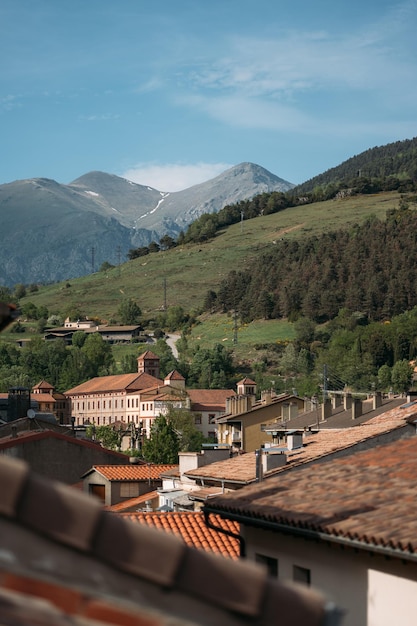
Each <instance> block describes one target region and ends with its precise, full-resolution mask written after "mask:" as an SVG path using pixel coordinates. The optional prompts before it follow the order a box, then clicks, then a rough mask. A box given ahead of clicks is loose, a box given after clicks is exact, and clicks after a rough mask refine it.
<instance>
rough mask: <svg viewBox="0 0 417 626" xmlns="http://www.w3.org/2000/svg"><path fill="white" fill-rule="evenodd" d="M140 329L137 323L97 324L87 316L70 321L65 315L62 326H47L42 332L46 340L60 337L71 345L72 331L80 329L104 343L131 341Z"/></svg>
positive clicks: (135, 337)
mask: <svg viewBox="0 0 417 626" xmlns="http://www.w3.org/2000/svg"><path fill="white" fill-rule="evenodd" d="M142 330H143V329H142V326H140V325H139V324H131V325H107V324H98V323H97V322H96V321H95V320H90V319H88V318H86V319H79V320H76V321H71V320H70V318H68V317H67V318H66V320H65V322H64V326H56V327H55V326H54V327H52V328H49V329H48V330H47V331H46V332H45V334H44V339H45V340H46V341H53V340H54V339H62V340H63V341H65V343H66V344H67V345H71V344H72V337H73V335H74V333H76V332H79V331H81V332H83V333H85V334H86V335H90V334H92V333H97V334H99V335H100V336H101V337H102V339H103V341H105V342H106V343H111V344H113V343H131V342H132V340H133V339H137V338H138V337H140V336H141V335H142ZM144 339H145V338H144Z"/></svg>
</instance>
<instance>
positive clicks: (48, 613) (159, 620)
mask: <svg viewBox="0 0 417 626" xmlns="http://www.w3.org/2000/svg"><path fill="white" fill-rule="evenodd" d="M25 599H26V604H25ZM25 607H26V608H25ZM277 607H279V623H280V624H282V626H286V625H287V624H291V625H292V626H320V625H322V624H323V623H324V619H325V617H326V608H325V601H324V599H323V598H322V597H321V595H319V594H317V593H316V592H314V591H312V590H310V589H307V588H303V587H294V586H290V585H285V584H283V583H279V582H278V581H275V580H274V579H270V578H268V576H267V574H266V572H265V571H264V570H263V569H262V568H259V567H258V566H256V564H250V563H244V562H240V561H239V562H235V561H232V560H230V559H222V558H220V557H218V556H215V555H210V554H206V553H204V552H203V551H201V550H195V549H192V548H190V547H188V546H187V545H186V544H185V543H184V542H183V541H179V540H178V539H177V538H176V537H173V536H172V535H170V534H168V533H162V532H158V531H157V530H154V529H152V528H148V527H146V526H144V525H142V524H133V523H131V522H129V521H127V520H125V519H122V518H121V517H119V516H117V515H114V514H113V513H108V512H106V511H104V509H103V508H102V506H101V505H100V503H99V502H98V500H95V499H94V498H90V497H88V496H87V495H85V494H82V493H80V492H78V491H77V490H75V489H71V488H70V487H67V486H66V485H63V484H60V483H57V482H53V481H50V480H47V479H44V478H42V477H40V476H37V475H35V474H34V473H32V472H31V471H30V469H29V467H28V466H27V465H26V464H25V463H22V462H19V461H17V460H15V459H9V458H0V612H1V619H2V622H3V621H4V623H10V624H11V623H13V624H14V625H16V626H23V625H27V624H54V625H59V626H61V624H64V623H65V624H68V623H73V624H80V625H81V624H88V623H89V622H88V620H93V619H95V620H96V622H95V623H96V624H97V622H98V623H102V622H106V623H107V624H120V625H121V624H131V625H135V626H136V625H137V626H144V625H145V624H146V625H147V626H169V625H170V626H174V624H177V625H178V624H183V625H185V624H188V625H190V626H191V625H193V624H195V625H197V624H198V625H204V626H211V625H212V624H215V623H218V624H222V626H238V625H240V624H241V625H242V626H243V624H248V623H250V624H252V625H259V626H261V625H262V626H268V625H269V624H270V625H271V626H272V624H277ZM6 617H7V620H8V621H6ZM65 618H67V619H66V620H65ZM326 623H328V622H326Z"/></svg>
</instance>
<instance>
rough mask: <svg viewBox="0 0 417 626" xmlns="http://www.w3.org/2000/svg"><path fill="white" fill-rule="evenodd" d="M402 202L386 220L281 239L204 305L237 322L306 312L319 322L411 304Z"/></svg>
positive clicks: (414, 253) (410, 237) (415, 278)
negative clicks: (231, 315)
mask: <svg viewBox="0 0 417 626" xmlns="http://www.w3.org/2000/svg"><path fill="white" fill-rule="evenodd" d="M411 206H414V207H415V201H414V202H413V203H411V204H410V202H406V201H404V200H403V201H402V202H401V205H400V207H399V208H398V209H397V210H393V211H390V212H389V213H388V215H387V219H386V221H381V220H378V219H376V218H372V217H370V218H369V219H368V220H367V221H366V222H365V223H364V224H362V225H356V226H354V227H352V228H351V229H350V230H348V229H343V230H338V231H334V232H328V233H326V234H323V235H321V236H314V237H305V238H303V239H298V240H282V241H278V242H277V243H276V245H271V246H270V247H269V248H268V250H267V251H265V252H263V253H262V254H261V255H260V256H259V257H257V258H255V259H254V260H252V261H251V263H250V265H248V266H247V267H245V268H244V269H241V270H240V271H232V272H230V274H229V275H228V277H227V278H226V279H225V280H223V281H222V283H221V285H220V288H219V289H218V291H217V292H214V291H210V292H209V293H208V294H207V297H206V301H205V307H206V310H217V311H224V312H225V311H232V310H237V311H238V312H239V315H240V317H241V318H242V320H243V321H251V320H253V319H259V318H266V319H273V318H280V317H283V318H289V319H290V320H291V319H292V320H295V319H297V318H298V317H299V316H303V317H308V318H310V319H312V320H314V321H315V322H318V323H321V322H325V321H328V320H331V319H333V318H334V317H336V316H337V314H338V312H339V310H340V309H342V308H347V309H349V310H351V311H360V312H365V313H366V315H367V317H368V319H369V320H384V319H390V318H391V317H393V316H394V315H398V314H400V313H402V312H403V311H407V310H409V309H411V308H413V307H415V306H416V305H417V292H416V289H415V285H416V283H417V212H416V211H415V210H413V209H412V208H410V207H411Z"/></svg>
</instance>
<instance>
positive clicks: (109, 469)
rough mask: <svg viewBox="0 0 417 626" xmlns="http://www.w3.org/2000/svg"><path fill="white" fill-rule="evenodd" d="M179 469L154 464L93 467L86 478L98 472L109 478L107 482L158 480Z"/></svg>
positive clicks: (175, 466)
mask: <svg viewBox="0 0 417 626" xmlns="http://www.w3.org/2000/svg"><path fill="white" fill-rule="evenodd" d="M177 467H178V465H168V464H166V465H157V464H152V463H141V464H140V465H93V467H92V468H91V469H90V470H89V471H88V472H86V473H85V474H84V476H87V475H88V474H91V473H92V472H93V471H96V472H98V473H99V474H101V476H104V478H107V480H116V481H130V480H156V479H158V478H159V477H160V476H161V474H163V473H164V472H167V471H169V470H174V469H176V468H177Z"/></svg>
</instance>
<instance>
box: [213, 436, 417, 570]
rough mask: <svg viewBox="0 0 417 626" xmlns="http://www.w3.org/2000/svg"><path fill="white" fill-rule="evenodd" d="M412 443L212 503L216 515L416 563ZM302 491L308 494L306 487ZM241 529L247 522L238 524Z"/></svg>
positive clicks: (416, 457) (416, 440)
mask: <svg viewBox="0 0 417 626" xmlns="http://www.w3.org/2000/svg"><path fill="white" fill-rule="evenodd" d="M416 476H417V437H415V436H413V437H411V438H408V439H401V440H398V441H395V442H392V443H389V444H386V445H383V446H378V447H375V448H372V449H370V450H364V451H361V452H357V453H355V454H354V455H351V456H347V457H343V458H338V459H334V460H330V461H327V462H325V463H320V464H316V465H313V466H309V467H308V468H305V469H301V470H300V471H299V472H296V473H292V472H287V473H284V474H281V475H280V476H277V477H274V478H269V479H268V480H267V481H265V482H263V483H257V484H256V485H250V486H248V487H245V488H244V489H240V490H237V491H233V492H229V493H226V494H224V495H221V496H217V497H214V498H213V499H212V500H210V501H209V502H208V503H207V505H206V508H208V509H210V510H212V511H214V512H215V513H222V514H226V515H231V517H232V518H233V514H234V513H235V514H239V515H241V516H242V515H243V516H244V517H245V518H246V519H247V523H248V524H250V523H251V521H250V520H255V519H256V520H257V521H258V522H259V520H261V521H266V520H268V524H269V527H270V528H271V529H272V527H271V523H272V524H273V523H279V524H281V525H285V526H289V527H297V529H298V530H300V529H305V530H306V532H308V531H317V532H320V533H324V534H325V535H326V536H329V537H330V538H332V537H333V538H340V537H343V538H344V539H346V540H354V541H358V542H361V543H362V544H363V547H364V549H369V547H374V548H375V547H376V548H382V549H384V548H385V549H388V550H391V549H392V550H393V551H394V550H397V551H399V553H398V554H397V557H398V558H404V556H405V555H406V556H407V558H408V557H409V558H413V560H415V561H417V501H416V498H415V493H416V486H415V480H416ZM306 485H308V487H307V488H306ZM243 523H245V522H243Z"/></svg>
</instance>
